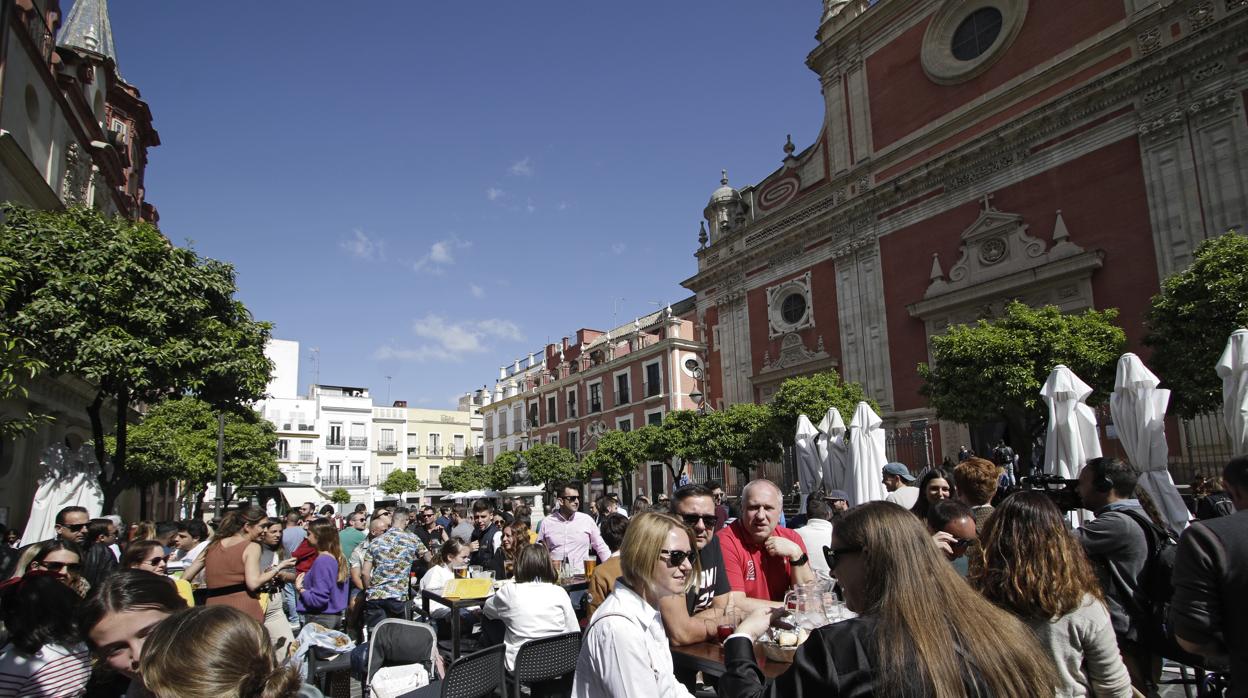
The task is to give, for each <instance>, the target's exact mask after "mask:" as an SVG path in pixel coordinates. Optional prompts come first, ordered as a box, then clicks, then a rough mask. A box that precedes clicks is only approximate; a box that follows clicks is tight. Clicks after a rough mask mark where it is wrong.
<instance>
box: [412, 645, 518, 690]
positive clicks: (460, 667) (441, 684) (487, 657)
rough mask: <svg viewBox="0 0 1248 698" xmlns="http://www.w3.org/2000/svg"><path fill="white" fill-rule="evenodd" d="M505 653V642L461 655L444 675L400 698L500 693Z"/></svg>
mask: <svg viewBox="0 0 1248 698" xmlns="http://www.w3.org/2000/svg"><path fill="white" fill-rule="evenodd" d="M505 652H506V646H505V645H495V646H493V647H487V648H486V649H483V650H481V651H480V652H474V653H472V654H470V655H467V656H465V657H460V658H459V659H457V660H456V661H455V663H454V664H452V665H451V668H450V669H448V670H447V672H446V678H444V679H442V680H441V681H438V682H436V683H431V684H429V685H428V686H425V687H424V688H421V689H418V690H416V691H412V692H411V693H408V694H407V695H405V696H403V698H435V696H436V697H440V698H485V697H486V696H493V695H495V694H498V693H502V692H503V691H505V690H506V685H507V669H506V667H505V666H504V665H503V657H504V653H505Z"/></svg>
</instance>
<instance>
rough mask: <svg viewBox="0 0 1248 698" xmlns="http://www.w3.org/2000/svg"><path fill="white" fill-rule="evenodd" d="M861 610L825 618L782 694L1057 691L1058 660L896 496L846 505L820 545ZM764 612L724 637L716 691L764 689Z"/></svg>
mask: <svg viewBox="0 0 1248 698" xmlns="http://www.w3.org/2000/svg"><path fill="white" fill-rule="evenodd" d="M824 555H825V556H826V557H827V558H828V567H829V568H830V570H831V572H832V574H834V575H835V576H836V578H837V580H838V581H839V582H840V584H841V588H842V590H843V591H844V593H845V602H846V605H847V606H848V607H849V610H851V611H853V612H855V613H857V614H858V617H857V618H853V619H850V620H845V621H841V622H839V623H835V624H833V625H828V626H824V627H822V628H819V629H817V630H815V631H814V632H812V633H811V634H810V637H809V638H808V639H807V640H806V642H805V643H804V644H802V645H801V646H800V647H798V650H797V654H796V656H795V657H794V660H793V665H792V667H791V668H790V669H789V670H788V671H787V672H785V673H784V674H782V675H781V676H779V677H778V678H776V680H775V686H776V691H775V692H776V695H790V696H813V695H821V694H826V695H835V696H839V697H840V698H861V697H865V696H880V697H881V698H910V697H920V696H923V697H926V696H931V697H932V698H962V697H963V696H968V695H974V696H981V697H983V698H1053V695H1054V689H1055V687H1056V686H1057V683H1058V682H1057V675H1056V672H1055V671H1054V668H1053V662H1052V660H1051V659H1049V657H1048V655H1047V654H1046V653H1045V652H1043V651H1042V650H1041V649H1040V646H1039V644H1038V643H1037V642H1036V639H1035V637H1034V636H1033V635H1032V633H1031V632H1030V631H1029V630H1028V629H1027V627H1026V626H1025V625H1023V624H1022V623H1021V622H1019V620H1018V619H1017V618H1015V617H1013V616H1011V615H1010V614H1009V613H1006V612H1005V611H1002V610H1001V609H999V608H997V607H996V606H993V605H992V604H991V603H989V602H988V601H987V600H985V599H984V597H982V596H980V595H979V594H977V593H976V592H975V591H974V590H973V589H971V588H970V587H969V586H967V584H966V582H965V581H964V580H963V579H962V578H961V577H959V576H958V573H957V572H955V571H954V569H953V567H952V566H950V565H949V563H948V562H947V561H946V560H945V557H944V555H942V554H941V552H940V551H939V550H938V549H937V547H936V546H935V545H934V544H933V543H932V539H931V537H929V535H928V533H927V530H926V529H925V528H924V527H923V524H922V523H920V522H919V520H918V519H916V518H915V517H914V515H913V514H911V513H909V512H907V511H906V510H905V509H902V508H901V507H898V506H897V505H896V504H893V503H891V502H869V503H867V504H863V505H861V506H859V507H856V508H854V509H851V510H850V511H849V512H848V513H846V514H845V516H844V517H843V518H842V519H841V520H840V522H838V523H837V525H836V528H835V529H834V530H833V532H832V544H831V545H830V546H828V547H826V548H824ZM770 622H771V611H770V609H759V610H757V611H755V612H754V613H752V614H751V615H750V616H748V617H747V618H746V619H745V620H743V621H741V623H740V624H739V625H738V626H737V632H736V634H735V635H734V636H732V637H730V638H729V639H728V640H727V641H726V642H725V643H724V663H725V664H726V665H727V673H726V674H725V675H724V678H723V679H722V680H721V682H720V685H721V686H722V687H723V693H722V694H721V695H724V696H729V697H732V698H738V697H741V696H761V695H763V694H764V678H763V672H762V670H761V669H759V667H758V664H757V662H756V661H755V659H754V647H753V645H752V643H751V642H749V640H756V639H758V637H759V636H761V635H762V634H763V632H764V631H766V630H767V628H768V626H769V624H770Z"/></svg>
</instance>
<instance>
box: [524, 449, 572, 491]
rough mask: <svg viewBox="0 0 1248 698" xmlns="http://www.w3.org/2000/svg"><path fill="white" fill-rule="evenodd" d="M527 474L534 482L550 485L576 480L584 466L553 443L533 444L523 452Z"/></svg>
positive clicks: (569, 452)
mask: <svg viewBox="0 0 1248 698" xmlns="http://www.w3.org/2000/svg"><path fill="white" fill-rule="evenodd" d="M524 460H525V462H526V463H528V464H529V476H530V477H531V478H532V479H533V483H534V484H541V485H543V486H545V487H550V486H552V485H554V484H555V483H556V482H561V481H564V480H577V479H580V478H582V477H584V475H585V467H584V466H583V465H582V464H581V463H580V462H578V461H577V460H576V456H574V455H572V452H571V451H569V450H568V449H566V448H564V447H562V446H556V445H555V444H533V446H532V447H531V448H529V450H527V451H525V452H524Z"/></svg>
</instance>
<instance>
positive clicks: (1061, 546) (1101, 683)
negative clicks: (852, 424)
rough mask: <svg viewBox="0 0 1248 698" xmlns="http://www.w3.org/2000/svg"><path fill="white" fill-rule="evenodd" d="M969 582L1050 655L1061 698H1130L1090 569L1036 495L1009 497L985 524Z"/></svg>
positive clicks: (1053, 509) (1050, 507)
mask: <svg viewBox="0 0 1248 698" xmlns="http://www.w3.org/2000/svg"><path fill="white" fill-rule="evenodd" d="M979 540H980V543H981V545H982V546H983V547H982V548H981V549H980V550H979V552H978V554H977V555H975V558H974V559H973V560H972V562H971V575H970V581H971V584H972V585H973V586H975V587H976V588H977V589H979V590H980V592H982V593H983V595H984V596H985V597H986V598H987V599H988V600H989V601H991V602H993V603H994V604H996V605H997V606H1000V607H1001V608H1003V609H1005V610H1006V611H1009V612H1010V613H1013V614H1014V615H1016V616H1018V617H1019V619H1021V620H1022V621H1023V622H1024V623H1026V624H1027V625H1028V626H1029V627H1030V628H1031V630H1032V632H1034V633H1035V634H1036V637H1037V638H1038V639H1039V640H1040V644H1041V645H1042V646H1044V648H1045V649H1047V650H1048V651H1049V654H1050V655H1051V656H1052V657H1053V660H1054V662H1056V663H1057V671H1058V674H1059V676H1060V678H1061V685H1060V686H1059V687H1058V690H1057V695H1058V698H1074V697H1075V696H1093V695H1095V696H1099V697H1101V698H1105V697H1109V698H1129V696H1131V695H1132V691H1131V678H1130V676H1129V675H1128V674H1127V668H1126V665H1124V664H1123V662H1122V656H1121V655H1120V654H1119V653H1118V643H1117V640H1116V639H1115V637H1114V628H1113V626H1112V625H1111V624H1110V620H1109V610H1108V609H1106V607H1105V598H1104V596H1103V595H1102V593H1101V586H1100V583H1099V582H1098V581H1097V579H1096V574H1095V573H1094V572H1093V571H1092V564H1091V563H1090V562H1089V561H1088V556H1087V555H1086V554H1084V552H1083V546H1081V545H1079V541H1077V540H1076V539H1075V538H1074V536H1072V535H1070V533H1069V532H1068V531H1067V530H1066V520H1065V519H1063V518H1062V512H1061V511H1059V510H1058V508H1057V505H1055V504H1054V503H1053V502H1052V501H1050V500H1049V498H1048V497H1047V496H1045V495H1044V494H1043V493H1041V492H1019V493H1017V494H1014V495H1012V496H1011V497H1009V498H1008V499H1006V500H1005V501H1004V502H1003V503H1002V504H1001V505H1000V506H999V507H997V509H996V511H994V512H993V514H992V516H991V517H989V518H988V521H987V522H986V523H985V525H984V530H983V532H981V533H980V536H979Z"/></svg>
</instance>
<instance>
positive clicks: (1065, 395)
mask: <svg viewBox="0 0 1248 698" xmlns="http://www.w3.org/2000/svg"><path fill="white" fill-rule="evenodd" d="M1091 394H1092V388H1091V387H1089V386H1088V384H1087V383H1084V382H1083V381H1082V380H1080V379H1079V376H1076V375H1075V374H1074V373H1073V372H1071V370H1070V369H1069V368H1066V367H1065V366H1063V365H1061V364H1058V365H1057V366H1056V367H1055V368H1054V369H1053V372H1052V373H1050V374H1049V378H1048V380H1046V381H1045V382H1044V387H1043V388H1041V389H1040V397H1041V398H1043V399H1044V403H1045V405H1047V406H1048V408H1049V432H1048V435H1047V436H1046V437H1045V441H1044V470H1045V472H1047V473H1050V474H1053V475H1057V476H1059V477H1063V478H1066V479H1068V480H1073V479H1075V478H1077V477H1079V471H1080V470H1082V469H1083V466H1084V464H1085V463H1087V462H1088V461H1089V460H1091V459H1092V458H1099V457H1100V456H1101V442H1100V440H1099V439H1097V435H1096V413H1095V412H1093V411H1092V408H1091V407H1088V406H1087V404H1085V403H1084V400H1087V399H1088V396H1089V395H1091Z"/></svg>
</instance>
